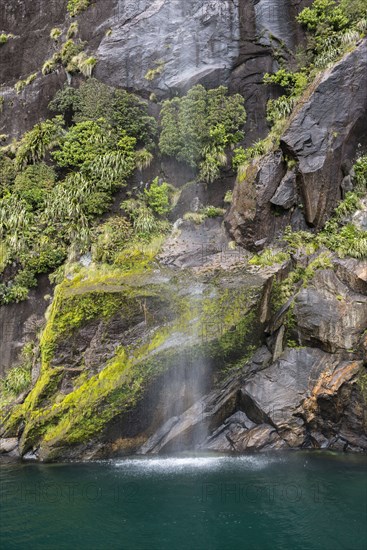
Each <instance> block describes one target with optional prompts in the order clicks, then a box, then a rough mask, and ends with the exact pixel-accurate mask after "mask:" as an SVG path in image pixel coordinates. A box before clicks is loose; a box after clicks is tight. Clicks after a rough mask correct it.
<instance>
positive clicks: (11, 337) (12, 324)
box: [0, 276, 52, 377]
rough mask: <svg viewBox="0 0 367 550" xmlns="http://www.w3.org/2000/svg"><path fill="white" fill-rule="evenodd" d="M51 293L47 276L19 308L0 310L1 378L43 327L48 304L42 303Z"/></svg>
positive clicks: (1, 307)
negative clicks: (25, 345)
mask: <svg viewBox="0 0 367 550" xmlns="http://www.w3.org/2000/svg"><path fill="white" fill-rule="evenodd" d="M51 292H52V290H51V285H50V283H49V281H48V278H47V276H43V277H40V280H39V284H38V287H37V289H35V290H31V291H30V293H29V299H28V300H27V301H24V302H21V303H19V304H10V305H7V306H0V376H1V377H2V376H4V375H5V374H6V372H7V371H8V370H9V368H10V367H11V366H13V365H15V364H17V362H18V360H19V355H20V352H21V350H22V348H23V346H24V344H25V343H26V342H29V341H30V340H32V339H33V338H35V335H36V334H37V332H38V331H39V329H40V328H41V326H42V325H43V324H44V314H45V311H46V309H47V306H48V303H47V302H46V301H45V300H44V299H43V297H44V296H45V295H46V294H50V293H51Z"/></svg>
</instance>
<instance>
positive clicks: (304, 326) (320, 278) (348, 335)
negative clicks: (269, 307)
mask: <svg viewBox="0 0 367 550" xmlns="http://www.w3.org/2000/svg"><path fill="white" fill-rule="evenodd" d="M294 315H295V318H296V321H297V333H298V337H299V340H300V342H302V343H303V344H306V345H309V344H314V345H318V346H320V347H321V348H322V349H324V350H325V351H329V352H335V351H337V350H339V349H345V350H350V349H351V350H354V349H356V348H357V347H358V343H359V340H360V337H361V334H362V332H363V330H364V329H365V327H366V326H367V296H365V295H361V294H355V293H353V292H352V291H350V289H349V288H348V287H347V286H346V285H345V284H344V283H342V282H341V281H340V280H339V279H338V277H337V276H336V275H335V273H334V272H333V271H332V270H322V271H318V272H317V273H316V275H315V277H314V279H313V284H312V286H310V287H308V288H306V289H303V290H301V292H300V293H299V294H298V295H297V297H296V300H295V306H294Z"/></svg>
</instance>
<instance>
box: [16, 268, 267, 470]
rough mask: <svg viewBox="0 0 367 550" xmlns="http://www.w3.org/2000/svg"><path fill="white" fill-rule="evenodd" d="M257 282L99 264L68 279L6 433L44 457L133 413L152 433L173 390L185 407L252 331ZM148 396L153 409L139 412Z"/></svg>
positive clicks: (239, 275) (77, 445) (86, 440)
mask: <svg viewBox="0 0 367 550" xmlns="http://www.w3.org/2000/svg"><path fill="white" fill-rule="evenodd" d="M259 285H260V282H259V280H258V279H257V278H256V277H253V276H250V275H248V276H247V277H246V276H244V273H243V271H241V270H239V271H238V272H233V273H230V274H229V273H224V272H223V273H221V272H219V273H218V275H217V276H214V277H213V276H211V277H208V275H202V276H199V275H197V276H194V275H193V274H192V273H189V272H185V271H182V272H180V274H179V275H178V274H177V272H176V271H172V270H156V271H153V270H150V271H149V270H148V271H141V272H139V271H138V272H136V273H131V272H130V273H126V272H124V271H122V270H118V269H115V268H106V267H102V266H100V267H96V268H93V269H84V270H82V271H81V272H80V273H78V274H77V275H76V276H75V277H74V278H72V279H70V280H69V279H66V280H64V281H63V282H62V283H61V284H60V285H59V286H58V287H57V288H56V291H55V297H54V300H53V303H52V305H51V306H50V309H49V311H48V313H47V324H46V327H45V329H44V331H43V333H42V335H41V338H40V354H41V375H40V377H39V379H38V381H37V383H36V384H35V386H34V388H33V389H32V391H31V392H30V393H29V395H28V396H27V398H26V399H25V401H24V403H23V404H21V405H19V406H17V407H16V408H14V409H13V410H12V411H11V413H10V414H9V415H8V418H7V419H6V421H5V426H6V430H5V433H6V435H19V434H20V433H21V438H20V451H21V453H22V454H24V453H26V452H27V451H29V450H33V451H35V450H36V451H37V453H38V455H39V456H40V458H42V459H44V460H51V459H55V458H57V457H60V456H61V457H65V456H72V453H73V452H75V453H77V455H78V456H79V454H80V453H81V452H82V451H81V449H82V448H85V446H88V445H89V446H90V445H92V446H97V447H98V442H99V441H100V440H101V439H105V438H106V437H107V438H109V441H110V442H111V443H112V442H113V439H116V438H118V437H121V436H123V435H126V434H125V432H126V431H127V432H129V431H131V428H130V427H129V426H128V427H127V428H126V426H125V424H126V423H130V424H131V422H132V419H134V418H135V421H136V426H137V427H136V428H134V429H133V436H134V437H138V438H139V437H140V439H141V435H142V433H144V434H145V433H147V434H148V435H149V433H150V432H151V431H152V429H154V428H155V427H156V423H157V422H161V421H162V420H164V419H165V417H166V416H168V417H169V415H170V414H172V411H173V409H175V407H176V409H177V406H178V405H177V403H176V401H177V399H176V395H175V392H176V391H182V393H183V395H184V398H183V399H182V403H181V405H180V407H181V408H185V407H186V406H190V405H191V404H192V401H193V400H194V399H197V397H198V392H199V393H200V391H204V390H205V391H206V390H208V389H210V387H211V386H212V385H213V383H214V381H215V379H216V376H217V375H218V373H220V372H221V370H222V369H225V368H228V365H229V364H231V362H233V361H235V360H236V359H237V358H238V357H239V356H240V355H243V354H244V353H245V352H246V349H247V348H248V346H250V345H251V344H252V343H253V341H254V339H256V338H257V336H258V328H259V327H258V324H257V323H256V321H255V313H254V309H255V305H256V303H257V298H258V295H259V290H260V289H259ZM154 384H156V385H157V384H158V386H156V389H157V391H154V392H152V391H151V388H152V385H154ZM159 384H161V387H165V389H166V394H165V395H164V394H163V393H162V391H161V388H159ZM180 388H181V389H180ZM147 396H149V399H148V397H147ZM147 399H148V400H149V403H150V405H149V407H150V408H151V409H152V407H153V403H155V405H154V407H155V408H156V409H157V410H156V411H155V412H154V414H153V416H152V418H150V417H149V415H148V416H147V417H145V416H143V417H141V415H142V414H143V413H142V410H141V406H140V405H141V403H144V400H147ZM139 407H140V408H139ZM154 407H153V408H154ZM160 409H161V410H160ZM176 409H175V410H176ZM152 410H153V409H152ZM180 412H182V410H180ZM139 415H140V416H139ZM117 419H118V421H119V423H120V428H119V429H118V430H117V431H116V429H114V430H113V435H110V436H108V435H107V436H106V434H109V433H110V432H111V430H110V428H111V425H112V426H113V425H115V424H116V420H117ZM139 426H141V428H139Z"/></svg>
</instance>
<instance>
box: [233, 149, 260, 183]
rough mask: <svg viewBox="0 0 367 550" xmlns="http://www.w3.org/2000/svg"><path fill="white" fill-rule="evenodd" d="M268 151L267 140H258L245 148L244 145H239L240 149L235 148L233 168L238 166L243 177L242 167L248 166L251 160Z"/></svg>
mask: <svg viewBox="0 0 367 550" xmlns="http://www.w3.org/2000/svg"><path fill="white" fill-rule="evenodd" d="M266 152H267V147H266V142H265V140H258V141H257V142H255V143H254V144H253V145H252V146H251V147H248V148H247V149H243V147H239V148H238V149H235V150H234V152H233V153H234V154H233V159H232V165H233V168H237V170H238V174H239V178H240V179H241V172H242V169H243V168H244V167H245V166H247V164H248V163H249V162H251V160H252V159H254V158H256V157H259V156H261V155H264V154H265V153H266Z"/></svg>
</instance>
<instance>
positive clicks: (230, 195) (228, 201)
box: [224, 191, 233, 204]
mask: <svg viewBox="0 0 367 550" xmlns="http://www.w3.org/2000/svg"><path fill="white" fill-rule="evenodd" d="M232 200H233V191H227V192H226V194H225V196H224V202H225V203H226V204H231V202H232Z"/></svg>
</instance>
